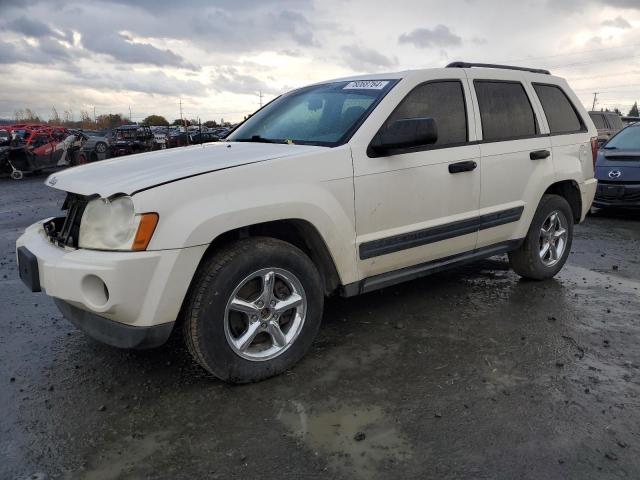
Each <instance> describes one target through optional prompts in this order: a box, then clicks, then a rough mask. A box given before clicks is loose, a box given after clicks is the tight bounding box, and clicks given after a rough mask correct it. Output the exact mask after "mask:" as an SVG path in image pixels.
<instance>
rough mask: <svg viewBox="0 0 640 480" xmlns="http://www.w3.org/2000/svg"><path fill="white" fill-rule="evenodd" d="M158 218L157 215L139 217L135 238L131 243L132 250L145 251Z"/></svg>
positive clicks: (147, 214)
mask: <svg viewBox="0 0 640 480" xmlns="http://www.w3.org/2000/svg"><path fill="white" fill-rule="evenodd" d="M158 218H159V216H158V214H157V213H143V214H142V215H140V224H139V225H138V232H137V233H136V238H135V239H134V241H133V248H132V250H135V251H141V250H146V249H147V246H148V245H149V242H150V241H151V237H152V236H153V232H154V231H155V229H156V225H158Z"/></svg>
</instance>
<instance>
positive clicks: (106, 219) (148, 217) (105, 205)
mask: <svg viewBox="0 0 640 480" xmlns="http://www.w3.org/2000/svg"><path fill="white" fill-rule="evenodd" d="M157 223H158V214H157V213H144V214H136V213H135V209H134V207H133V200H131V197H127V196H122V197H117V198H114V199H112V200H109V199H103V198H98V199H96V200H92V201H90V202H89V203H88V204H87V206H86V208H85V210H84V214H83V215H82V220H81V222H80V238H79V240H78V246H79V247H80V248H89V249H94V250H146V248H147V245H148V244H149V241H150V240H151V236H152V235H153V231H154V230H155V227H156V224H157Z"/></svg>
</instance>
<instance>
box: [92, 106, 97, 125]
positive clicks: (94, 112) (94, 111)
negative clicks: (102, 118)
mask: <svg viewBox="0 0 640 480" xmlns="http://www.w3.org/2000/svg"><path fill="white" fill-rule="evenodd" d="M93 123H95V124H96V129H97V128H98V117H96V106H95V105H94V106H93Z"/></svg>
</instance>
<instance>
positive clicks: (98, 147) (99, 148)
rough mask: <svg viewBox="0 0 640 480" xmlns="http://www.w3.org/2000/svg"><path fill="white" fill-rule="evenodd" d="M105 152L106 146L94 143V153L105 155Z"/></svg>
mask: <svg viewBox="0 0 640 480" xmlns="http://www.w3.org/2000/svg"><path fill="white" fill-rule="evenodd" d="M106 151H107V144H106V143H104V142H98V143H96V152H98V153H105V152H106Z"/></svg>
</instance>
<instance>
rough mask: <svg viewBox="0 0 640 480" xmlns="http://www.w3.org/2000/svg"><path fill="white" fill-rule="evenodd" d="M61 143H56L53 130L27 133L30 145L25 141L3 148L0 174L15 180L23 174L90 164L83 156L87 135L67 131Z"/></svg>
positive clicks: (0, 156) (0, 151) (1, 149)
mask: <svg viewBox="0 0 640 480" xmlns="http://www.w3.org/2000/svg"><path fill="white" fill-rule="evenodd" d="M67 133H68V135H67V136H66V138H65V139H64V140H62V141H58V140H56V139H55V138H54V137H53V136H52V134H51V132H50V130H42V129H41V130H38V131H37V132H29V133H27V138H28V142H26V143H25V142H24V141H22V140H20V141H18V142H14V144H12V145H11V146H7V147H0V175H3V176H10V177H11V178H13V179H14V180H20V179H22V177H23V175H24V173H38V172H40V171H42V170H44V169H48V168H53V167H61V166H67V165H80V164H83V163H87V161H88V160H87V157H86V155H84V154H83V153H82V148H83V144H84V142H85V141H86V138H87V137H86V136H84V135H82V133H80V132H75V133H71V132H67Z"/></svg>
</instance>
